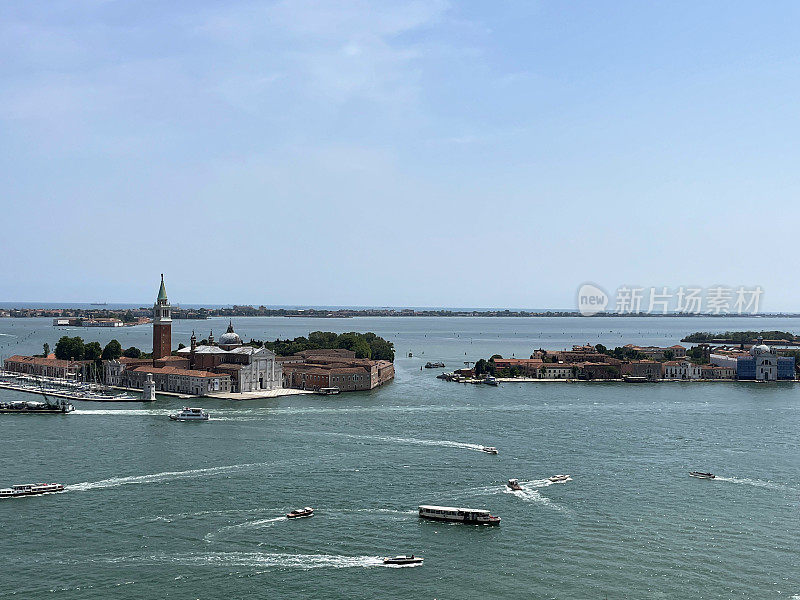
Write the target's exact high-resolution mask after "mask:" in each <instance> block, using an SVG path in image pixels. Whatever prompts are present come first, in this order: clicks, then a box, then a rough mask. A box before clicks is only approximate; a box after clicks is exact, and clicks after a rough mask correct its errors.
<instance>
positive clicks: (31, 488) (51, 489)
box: [0, 483, 64, 498]
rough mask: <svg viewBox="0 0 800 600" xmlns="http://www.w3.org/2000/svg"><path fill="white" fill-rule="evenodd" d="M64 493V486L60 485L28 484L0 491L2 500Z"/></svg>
mask: <svg viewBox="0 0 800 600" xmlns="http://www.w3.org/2000/svg"><path fill="white" fill-rule="evenodd" d="M63 491H64V486H63V485H62V484H60V483H26V484H22V485H12V486H11V487H10V488H4V489H2V490H0V498H19V497H20V496H38V495H40V494H55V493H57V492H63Z"/></svg>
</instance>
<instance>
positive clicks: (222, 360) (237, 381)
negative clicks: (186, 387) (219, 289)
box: [178, 321, 283, 393]
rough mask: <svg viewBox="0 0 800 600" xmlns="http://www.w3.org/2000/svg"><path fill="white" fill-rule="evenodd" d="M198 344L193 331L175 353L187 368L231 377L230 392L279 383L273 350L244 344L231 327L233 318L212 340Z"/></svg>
mask: <svg viewBox="0 0 800 600" xmlns="http://www.w3.org/2000/svg"><path fill="white" fill-rule="evenodd" d="M213 339H214V336H213V334H212V335H210V336H209V344H208V345H198V344H197V337H196V336H195V334H194V332H193V333H192V337H191V339H190V345H189V347H188V348H181V349H180V350H178V356H179V357H181V358H184V359H186V360H187V362H188V365H187V366H188V368H189V369H200V370H206V371H210V372H214V373H221V374H225V375H227V376H228V377H229V378H230V381H231V389H230V391H231V392H236V393H242V392H257V391H262V390H277V389H280V388H282V387H283V370H282V365H281V363H280V362H278V361H277V360H276V358H277V357H276V356H275V353H274V352H272V350H269V349H268V348H265V347H260V348H258V347H254V346H249V345H245V344H244V343H243V342H242V338H241V337H239V334H237V333H236V331H234V328H233V322H232V321H231V322H230V323H229V324H228V330H227V331H226V332H225V333H224V334H222V336H220V338H219V343H217V344H214V343H213Z"/></svg>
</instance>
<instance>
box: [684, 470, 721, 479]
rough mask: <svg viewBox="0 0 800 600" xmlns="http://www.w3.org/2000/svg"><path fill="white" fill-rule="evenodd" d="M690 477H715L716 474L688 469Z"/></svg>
mask: <svg viewBox="0 0 800 600" xmlns="http://www.w3.org/2000/svg"><path fill="white" fill-rule="evenodd" d="M689 476H690V477H697V478H698V479H715V478H716V475H714V474H713V473H703V472H702V471H689Z"/></svg>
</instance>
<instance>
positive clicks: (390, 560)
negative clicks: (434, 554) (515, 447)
mask: <svg viewBox="0 0 800 600" xmlns="http://www.w3.org/2000/svg"><path fill="white" fill-rule="evenodd" d="M383 564H385V565H421V564H422V557H421V556H414V555H413V554H412V555H411V556H406V555H404V554H402V555H400V556H391V557H386V558H384V559H383Z"/></svg>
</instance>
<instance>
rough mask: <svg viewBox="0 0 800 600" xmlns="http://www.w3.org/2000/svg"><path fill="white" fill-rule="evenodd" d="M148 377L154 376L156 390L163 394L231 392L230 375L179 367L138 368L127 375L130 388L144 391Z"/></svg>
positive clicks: (200, 394) (197, 394) (201, 394)
mask: <svg viewBox="0 0 800 600" xmlns="http://www.w3.org/2000/svg"><path fill="white" fill-rule="evenodd" d="M148 375H151V376H152V378H153V382H154V383H155V386H156V390H157V391H161V392H174V393H178V394H193V395H195V396H207V395H209V394H214V393H218V392H230V391H231V379H230V377H229V376H228V375H224V374H221V373H212V372H210V371H200V370H195V369H179V368H178V367H136V368H135V369H133V370H132V371H127V372H126V374H125V376H126V379H127V383H128V387H133V388H138V389H144V386H145V383H147V377H148Z"/></svg>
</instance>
